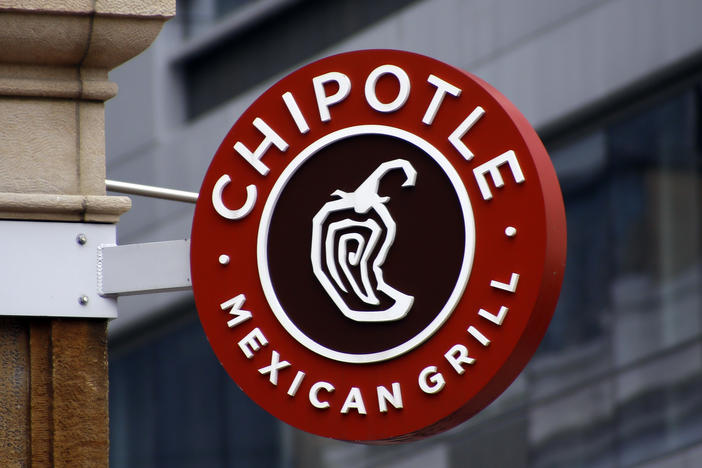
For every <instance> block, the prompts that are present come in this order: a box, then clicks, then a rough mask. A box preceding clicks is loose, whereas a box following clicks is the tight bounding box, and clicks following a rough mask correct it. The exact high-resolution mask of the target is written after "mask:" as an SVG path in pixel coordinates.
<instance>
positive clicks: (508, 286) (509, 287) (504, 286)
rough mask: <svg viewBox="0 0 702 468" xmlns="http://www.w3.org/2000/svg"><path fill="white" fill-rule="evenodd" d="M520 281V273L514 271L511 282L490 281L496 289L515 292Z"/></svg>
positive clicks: (510, 278)
mask: <svg viewBox="0 0 702 468" xmlns="http://www.w3.org/2000/svg"><path fill="white" fill-rule="evenodd" d="M518 283H519V273H512V276H510V277H509V283H500V282H499V281H495V280H492V281H490V286H492V287H493V288H495V289H501V290H503V291H507V292H511V293H514V292H515V291H516V290H517V284H518Z"/></svg>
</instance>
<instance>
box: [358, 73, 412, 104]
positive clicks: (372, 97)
mask: <svg viewBox="0 0 702 468" xmlns="http://www.w3.org/2000/svg"><path fill="white" fill-rule="evenodd" d="M383 75H393V76H394V77H395V78H397V81H398V82H399V83H400V89H399V91H398V92H397V96H396V97H395V99H394V100H392V101H391V102H388V103H383V102H380V100H379V99H378V95H377V94H376V86H377V84H378V80H379V79H380V77H381V76H383ZM365 93H366V101H368V104H370V106H371V107H372V108H373V109H375V110H377V111H378V112H395V111H396V110H398V109H399V108H400V107H402V106H403V105H405V103H406V102H407V98H408V97H409V93H410V80H409V76H407V73H405V71H404V70H403V69H402V68H400V67H397V66H395V65H381V66H379V67H378V68H376V69H375V70H373V71H372V72H370V75H368V78H367V79H366V87H365Z"/></svg>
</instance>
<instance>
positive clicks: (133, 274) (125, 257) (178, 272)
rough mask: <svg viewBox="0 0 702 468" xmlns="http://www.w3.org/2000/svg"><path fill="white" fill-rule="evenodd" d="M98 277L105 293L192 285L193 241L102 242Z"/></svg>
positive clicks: (134, 292)
mask: <svg viewBox="0 0 702 468" xmlns="http://www.w3.org/2000/svg"><path fill="white" fill-rule="evenodd" d="M97 277H98V289H97V291H98V294H100V295H101V296H104V297H114V296H129V295H134V294H150V293H156V292H166V291H182V290H186V289H190V288H191V287H192V283H191V282H190V241H189V240H175V241H166V242H149V243H145V244H130V245H103V246H100V247H98V256H97Z"/></svg>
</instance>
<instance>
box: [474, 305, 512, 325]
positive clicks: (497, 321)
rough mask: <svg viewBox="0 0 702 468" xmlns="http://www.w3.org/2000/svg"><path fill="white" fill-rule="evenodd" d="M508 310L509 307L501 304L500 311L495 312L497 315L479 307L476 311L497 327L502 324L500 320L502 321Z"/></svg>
mask: <svg viewBox="0 0 702 468" xmlns="http://www.w3.org/2000/svg"><path fill="white" fill-rule="evenodd" d="M508 311H509V309H508V308H507V307H505V306H502V307H500V311H499V312H498V313H497V315H495V314H491V313H490V312H488V311H487V310H485V309H480V310H479V311H478V315H480V316H481V317H482V318H484V319H485V320H489V321H490V322H492V323H494V324H495V325H497V326H498V327H499V326H502V322H504V320H505V317H506V316H507V312H508Z"/></svg>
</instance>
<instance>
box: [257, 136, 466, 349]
mask: <svg viewBox="0 0 702 468" xmlns="http://www.w3.org/2000/svg"><path fill="white" fill-rule="evenodd" d="M394 159H405V160H407V161H409V162H410V163H411V164H412V166H413V167H414V168H415V169H416V171H417V178H416V183H415V185H414V186H411V187H402V184H403V182H405V175H404V173H403V172H402V171H399V170H394V171H391V172H388V173H387V174H386V175H385V176H384V177H383V178H382V179H381V181H380V186H379V190H378V194H379V195H380V196H384V197H389V198H390V199H389V201H387V202H386V203H385V206H386V207H387V209H388V210H389V212H390V214H391V216H392V218H393V219H394V221H395V223H396V234H395V240H394V243H393V244H392V246H391V248H390V250H389V252H388V255H387V258H386V260H385V262H384V264H383V267H382V270H383V276H384V280H385V282H386V283H387V284H389V285H390V286H392V287H393V288H395V289H397V290H399V291H401V292H403V293H405V294H408V295H411V296H413V297H414V303H413V305H412V308H411V309H410V310H409V312H408V314H407V316H406V317H404V318H402V319H400V320H396V321H392V322H357V321H354V320H351V319H349V318H347V317H345V316H344V315H343V314H342V313H341V311H340V310H339V309H338V307H337V306H336V304H335V303H334V301H333V300H332V299H331V298H330V296H329V295H328V294H327V292H326V291H325V290H324V288H323V287H322V285H321V284H320V282H319V281H318V279H317V277H316V276H315V274H314V272H313V269H312V262H311V256H310V251H311V238H312V219H313V217H314V216H315V214H317V212H318V211H319V210H320V209H321V208H322V206H324V204H325V203H327V202H329V201H331V200H332V199H333V198H334V197H332V196H331V194H332V193H333V192H334V191H336V190H342V191H344V192H353V191H354V190H356V188H358V186H359V185H360V184H361V183H362V182H364V181H365V180H366V179H367V178H368V176H369V175H370V174H371V173H373V171H375V169H376V168H378V166H379V165H380V164H382V163H384V162H386V161H391V160H394ZM367 217H371V218H374V219H375V220H376V221H377V222H378V223H379V224H380V225H381V226H382V221H381V220H380V219H379V217H378V215H375V214H373V211H372V210H371V212H369V214H367V215H364V214H357V213H354V212H353V210H349V211H348V212H336V213H334V215H333V216H332V217H330V218H329V221H330V222H331V221H334V220H336V219H341V218H349V219H355V220H359V221H362V220H363V219H365V218H367ZM464 223H465V221H464V219H463V216H462V209H461V205H460V202H459V200H458V196H457V195H456V192H455V190H454V188H453V185H452V184H451V181H450V179H449V178H448V176H447V175H446V174H445V173H444V171H443V169H442V168H441V167H440V166H439V164H438V163H437V162H436V161H435V160H434V159H433V158H432V157H430V156H429V155H428V154H427V153H425V152H424V151H423V150H422V149H420V148H418V147H417V146H415V145H413V144H411V143H409V142H407V141H404V140H402V139H400V138H396V137H393V136H388V135H376V134H368V135H357V136H352V137H347V138H345V139H342V140H338V141H336V142H334V143H332V144H330V145H328V146H326V147H324V148H322V149H320V150H319V151H318V152H317V153H316V154H314V155H312V156H311V157H310V158H308V159H307V160H306V161H305V162H304V163H303V164H302V165H301V166H300V167H299V168H298V170H297V171H296V173H295V174H294V175H293V176H292V177H291V178H290V179H289V180H288V181H287V184H286V185H285V187H284V188H283V189H282V191H281V193H280V196H279V197H278V202H277V204H276V206H275V208H274V209H273V212H272V215H271V221H270V227H269V234H268V244H267V249H268V270H269V275H270V278H271V283H272V285H273V289H274V291H275V294H276V297H277V299H278V301H279V303H280V305H281V307H282V308H283V310H284V311H285V314H286V315H287V316H288V318H289V319H290V320H291V321H292V322H293V323H294V324H295V326H296V327H297V328H298V329H299V330H300V331H301V332H302V333H303V334H305V335H306V336H307V337H308V338H310V339H311V340H313V341H315V342H316V343H318V344H319V345H321V346H323V347H325V348H327V349H331V350H333V351H337V352H341V353H348V354H370V353H377V352H381V351H385V350H389V349H392V348H395V347H396V346H399V345H401V344H403V343H405V342H406V341H408V340H410V339H411V338H413V337H414V336H416V335H417V334H419V333H420V332H421V331H422V330H424V329H425V328H426V327H427V326H428V325H429V324H430V323H431V322H432V321H433V320H434V319H435V318H436V316H437V315H438V314H439V313H440V312H441V311H442V309H443V308H444V306H445V304H446V302H447V301H448V299H449V296H450V295H451V293H452V292H453V290H454V287H455V285H456V281H457V279H458V276H459V272H460V269H461V265H462V262H463V255H464V249H465V224H464ZM344 298H345V299H348V300H349V302H348V304H349V306H352V307H354V308H358V309H361V310H363V308H364V307H365V308H368V310H373V307H371V306H368V305H366V304H364V303H363V302H362V301H360V300H356V301H355V302H354V300H353V299H352V295H350V294H347V295H345V296H344ZM380 299H381V304H380V306H378V307H383V306H386V305H388V304H391V303H392V299H390V298H388V297H387V296H386V297H382V295H380Z"/></svg>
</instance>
